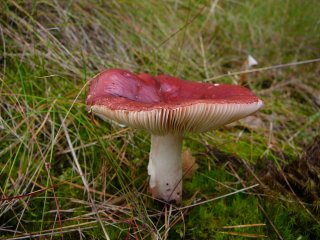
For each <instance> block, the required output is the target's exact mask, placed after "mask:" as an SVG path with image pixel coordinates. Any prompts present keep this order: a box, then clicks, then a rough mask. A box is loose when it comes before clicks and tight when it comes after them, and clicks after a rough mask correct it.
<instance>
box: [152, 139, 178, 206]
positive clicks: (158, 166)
mask: <svg viewBox="0 0 320 240" xmlns="http://www.w3.org/2000/svg"><path fill="white" fill-rule="evenodd" d="M182 139H183V137H182V136H181V135H171V134H169V135H165V136H158V135H151V150H150V157H149V165H148V174H149V175H150V189H151V192H152V195H153V197H155V198H158V199H163V200H165V201H167V202H173V201H175V202H176V203H180V201H181V195H182V162H181V148H182Z"/></svg>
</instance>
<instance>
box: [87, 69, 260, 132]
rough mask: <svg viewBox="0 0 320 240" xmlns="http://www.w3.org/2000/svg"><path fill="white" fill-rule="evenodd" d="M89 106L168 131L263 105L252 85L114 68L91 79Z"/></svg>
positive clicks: (204, 125)
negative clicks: (193, 80) (205, 80)
mask: <svg viewBox="0 0 320 240" xmlns="http://www.w3.org/2000/svg"><path fill="white" fill-rule="evenodd" d="M87 105H88V106H89V107H90V109H91V110H92V112H93V113H95V114H97V115H98V116H100V117H102V118H108V119H111V120H115V121H117V122H120V123H123V124H127V125H131V126H134V127H137V128H145V129H147V130H150V131H151V132H153V133H158V134H165V133H168V132H171V133H175V132H176V133H177V132H178V133H180V132H183V131H191V132H202V131H207V130H210V129H213V128H216V127H219V126H221V125H224V124H227V123H230V122H232V121H234V120H238V119H240V118H242V117H245V116H247V115H249V114H251V113H253V112H255V111H257V110H258V109H259V108H260V107H261V106H262V105H263V104H262V101H261V100H260V99H259V98H258V97H257V96H256V95H255V94H254V93H252V92H251V91H250V90H249V89H247V88H244V87H241V86H237V85H228V84H209V83H197V82H191V81H185V80H181V79H179V78H175V77H172V76H169V75H159V76H156V77H153V76H151V75H149V74H146V73H143V74H139V75H137V74H134V73H131V72H129V71H126V70H121V69H110V70H106V71H104V72H102V73H101V74H99V75H98V76H96V77H95V78H94V79H93V80H92V83H91V86H90V90H89V94H88V97H87Z"/></svg>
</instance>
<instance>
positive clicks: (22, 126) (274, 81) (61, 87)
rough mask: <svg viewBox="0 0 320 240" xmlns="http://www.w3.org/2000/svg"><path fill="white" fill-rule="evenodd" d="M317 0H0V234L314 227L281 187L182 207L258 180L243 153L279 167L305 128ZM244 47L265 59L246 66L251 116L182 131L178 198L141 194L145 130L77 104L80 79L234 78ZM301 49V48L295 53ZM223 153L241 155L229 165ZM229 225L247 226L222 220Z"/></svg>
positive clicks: (309, 125) (311, 130) (241, 233)
mask: <svg viewBox="0 0 320 240" xmlns="http://www.w3.org/2000/svg"><path fill="white" fill-rule="evenodd" d="M319 7H320V6H319V2H318V1H316V0H314V1H312V0H311V1H308V2H306V3H301V1H295V0H291V1H277V0H269V1H258V0H254V1H220V2H219V1H213V2H211V1H200V2H199V1H187V2H179V1H175V2H163V3H159V2H157V1H139V2H132V1H122V2H121V3H116V2H107V3H102V2H94V1H90V2H86V1H77V2H72V3H67V2H65V3H64V2H60V1H55V2H51V1H41V2H37V1H26V2H22V1H3V2H1V3H0V9H1V11H0V39H1V44H0V48H1V53H2V54H1V56H0V68H1V75H0V103H1V104H0V192H1V200H0V206H1V207H0V238H4V239H6V238H11V239H15V238H29V237H30V236H33V237H45V236H53V237H57V238H60V237H61V238H66V239H67V238H70V239H72V238H80V236H81V237H85V238H110V239H115V238H128V239H129V238H139V239H140V238H162V239H176V238H190V239H200V238H210V237H213V238H217V239H231V238H233V237H234V238H237V239H239V238H245V237H248V236H249V235H248V234H252V236H255V237H263V236H269V237H270V238H272V239H273V238H279V239H294V238H298V237H301V239H303V238H304V237H305V238H306V239H307V238H308V237H310V238H311V237H313V236H315V234H318V233H319V227H318V225H317V221H319V219H318V217H317V216H316V215H315V214H314V212H313V211H312V210H309V212H307V210H308V209H309V208H308V205H304V206H305V207H306V209H304V208H300V206H301V205H300V204H301V203H299V202H298V201H297V200H296V199H292V198H291V197H290V196H286V195H285V194H284V195H280V194H275V197H276V200H274V199H272V198H271V196H264V195H262V196H260V195H259V194H257V193H258V192H253V191H251V190H250V191H246V192H244V193H240V195H234V196H229V197H226V198H223V199H220V200H217V201H213V202H209V203H206V204H202V205H197V206H194V207H193V208H191V207H187V206H189V205H191V204H192V203H193V202H197V203H198V202H199V201H201V200H208V199H214V198H215V197H217V196H224V194H228V193H230V192H233V191H235V190H237V189H241V188H244V187H246V186H250V185H251V184H255V183H256V182H259V180H260V179H259V178H258V179H257V178H255V176H256V175H257V172H258V171H260V170H261V169H254V168H253V167H252V166H253V165H254V164H256V163H259V162H261V160H262V159H263V160H269V161H272V162H275V163H276V164H277V167H278V168H282V167H284V166H285V165H286V164H288V163H291V162H293V161H295V160H296V159H297V158H298V157H299V155H300V154H301V153H302V151H303V150H302V149H303V147H304V146H305V145H306V144H308V143H310V142H312V140H313V139H314V138H315V137H316V136H317V135H319V129H320V124H319V123H320V121H319V118H320V116H319V114H318V113H319V102H318V94H319V91H320V89H319V85H318V84H317V81H316V79H315V76H316V74H317V73H319V72H320V68H319V64H318V62H317V60H312V59H315V58H317V57H318V56H317V52H319V46H320V42H319V39H320V36H319V35H320V31H319V25H318V24H317V21H318V12H317V9H318V8H319ZM305 16H308V17H305ZM249 53H250V54H252V55H253V56H254V57H255V58H257V60H258V62H259V63H260V66H261V67H268V70H263V69H264V68H262V69H261V70H257V71H255V72H252V73H250V74H248V75H247V80H248V85H249V87H250V88H251V89H253V91H255V92H256V93H257V94H258V95H260V96H261V98H262V99H263V100H264V102H265V108H264V109H263V110H262V111H261V112H260V113H258V114H257V115H255V117H256V118H258V119H260V122H262V123H263V124H261V125H259V126H257V127H256V128H253V127H252V126H251V127H250V126H249V127H248V126H247V125H246V124H244V123H243V122H242V123H241V122H240V123H237V124H235V125H233V126H229V127H226V128H225V129H219V130H216V131H213V132H210V133H206V134H201V135H199V136H196V135H188V136H187V137H186V140H185V143H184V144H185V146H184V147H185V148H190V149H191V151H192V152H193V154H194V156H195V157H196V158H197V162H198V164H199V170H198V173H197V174H196V175H195V176H194V178H193V179H192V180H190V181H189V182H188V181H187V182H186V186H185V192H184V202H183V206H184V207H186V208H182V209H180V208H177V207H175V206H163V204H162V203H158V202H157V201H155V200H153V199H151V197H150V195H149V194H148V191H147V186H148V182H147V177H148V176H147V171H146V166H147V160H148V151H149V144H150V142H149V136H148V134H147V133H145V132H142V131H141V132H138V131H135V130H132V129H128V128H120V127H118V126H115V125H112V124H109V123H105V122H102V121H100V120H99V119H95V118H93V117H92V116H90V115H89V114H88V113H87V112H86V108H85V100H84V99H85V94H86V89H87V84H88V83H89V82H88V80H89V79H90V78H91V77H92V76H94V75H95V74H96V73H98V72H99V71H100V70H102V69H104V68H112V67H119V68H126V69H130V70H132V71H137V72H140V71H144V72H149V73H152V74H158V73H161V72H165V73H168V74H172V75H178V76H181V77H182V78H185V79H190V80H197V81H201V80H203V81H217V82H227V83H237V82H238V81H239V75H240V74H228V73H229V72H239V71H241V66H242V65H243V62H244V61H245V59H246V58H247V55H248V54H249ZM305 60H312V61H306V62H305V64H301V65H298V63H299V62H300V61H305ZM312 62H313V63H312ZM286 63H292V64H289V65H290V67H289V65H284V66H287V67H284V66H282V67H281V66H278V67H273V66H275V65H279V64H286ZM212 79H214V80H212ZM225 130H227V131H225ZM214 149H220V151H222V152H223V153H224V154H220V155H219V157H217V154H216V153H217V152H215V151H214ZM230 156H234V157H235V158H237V159H240V160H241V164H242V166H245V167H238V168H236V169H233V170H234V171H233V170H232V168H231V167H230V166H232V165H230V164H228V163H229V162H232V157H230ZM222 158H224V161H226V162H227V163H226V165H223V164H221V162H223V159H222ZM238 166H240V165H238ZM256 168H263V167H259V166H258V165H256ZM248 172H249V173H248ZM279 199H280V200H281V201H280V202H279ZM289 220H290V221H289ZM195 224H197V226H198V227H197V228H196V229H195V228H194V225H195ZM257 224H258V225H257ZM259 224H262V225H259ZM263 224H265V225H263ZM237 225H241V226H244V225H249V226H250V227H249V228H246V227H241V228H240V230H239V229H236V228H235V229H232V230H229V228H225V227H227V226H237ZM305 226H308V228H305ZM310 226H312V227H310ZM246 234H247V235H246Z"/></svg>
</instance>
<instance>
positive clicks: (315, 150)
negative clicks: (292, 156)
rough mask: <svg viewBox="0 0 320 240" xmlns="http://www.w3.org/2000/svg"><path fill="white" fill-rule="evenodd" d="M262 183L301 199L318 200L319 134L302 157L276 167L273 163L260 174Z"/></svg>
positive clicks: (310, 201) (308, 201)
mask: <svg viewBox="0 0 320 240" xmlns="http://www.w3.org/2000/svg"><path fill="white" fill-rule="evenodd" d="M260 177H261V178H260V179H261V180H262V182H263V183H265V184H266V185H267V186H269V187H270V188H271V189H273V190H277V191H280V192H281V193H283V194H286V193H289V192H291V193H292V191H293V192H294V194H295V195H296V196H298V197H299V198H300V199H301V201H303V202H306V203H310V204H314V205H315V207H317V205H318V204H317V202H318V201H319V200H320V136H317V137H316V138H315V139H314V142H313V143H312V144H310V145H309V146H308V147H307V148H306V150H305V152H304V154H303V155H302V157H301V158H300V159H298V160H297V161H294V162H293V163H291V164H289V165H287V166H284V167H283V168H282V169H278V168H277V167H276V165H275V164H274V163H272V164H269V166H268V169H267V171H265V172H263V173H262V174H261V176H260Z"/></svg>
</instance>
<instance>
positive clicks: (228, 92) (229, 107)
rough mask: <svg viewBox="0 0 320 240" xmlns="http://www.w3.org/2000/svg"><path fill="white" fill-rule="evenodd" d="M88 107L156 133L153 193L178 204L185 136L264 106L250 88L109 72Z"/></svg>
mask: <svg viewBox="0 0 320 240" xmlns="http://www.w3.org/2000/svg"><path fill="white" fill-rule="evenodd" d="M87 105H88V108H89V111H91V112H92V113H93V114H95V115H97V116H99V117H101V118H102V119H105V120H106V119H107V120H113V121H116V122H118V123H120V124H125V125H128V126H131V127H134V128H137V129H145V130H147V131H149V132H150V133H151V150H150V156H149V164H148V174H149V175H150V182H149V186H150V190H151V193H152V195H153V197H155V198H158V199H162V200H165V201H167V202H176V203H177V204H178V203H180V201H181V195H182V163H181V148H182V140H183V135H184V133H187V132H189V133H201V132H206V131H209V130H212V129H215V128H218V127H219V126H222V125H225V124H228V123H231V122H233V121H236V120H238V119H240V118H243V117H246V116H248V115H249V114H252V113H254V112H256V111H257V110H258V109H260V108H261V107H262V106H263V103H262V101H261V100H260V99H259V98H258V97H257V96H256V95H255V94H254V93H252V92H251V91H250V90H249V89H247V88H244V87H241V86H237V85H228V84H209V83H197V82H192V81H186V80H181V79H178V78H175V77H172V76H169V75H159V76H156V77H154V76H151V75H149V74H145V73H144V74H134V73H131V72H129V71H126V70H121V69H109V70H106V71H103V72H102V73H100V74H99V75H97V76H96V77H95V78H94V79H93V80H92V83H91V86H90V90H89V93H88V96H87Z"/></svg>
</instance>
